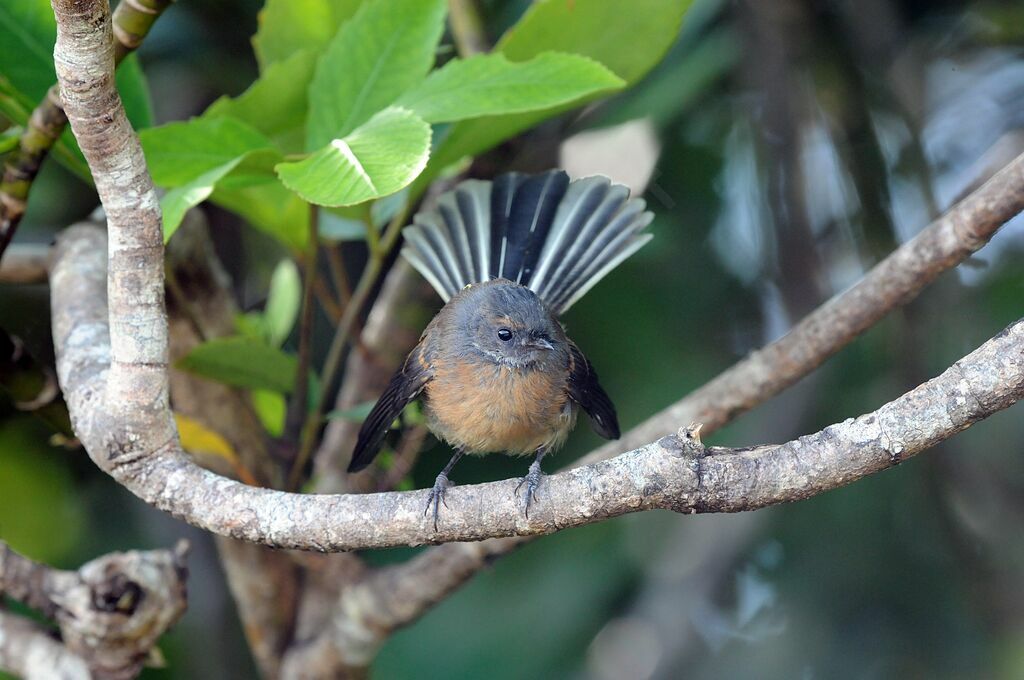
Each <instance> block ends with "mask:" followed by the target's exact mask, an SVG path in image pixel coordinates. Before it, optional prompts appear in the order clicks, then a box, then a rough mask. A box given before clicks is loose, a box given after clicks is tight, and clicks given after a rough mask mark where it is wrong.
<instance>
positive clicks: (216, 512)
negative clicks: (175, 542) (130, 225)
mask: <svg viewBox="0 0 1024 680" xmlns="http://www.w3.org/2000/svg"><path fill="white" fill-rule="evenodd" d="M83 231H85V230H82V229H81V228H73V229H71V230H69V231H68V237H67V238H66V239H62V241H61V243H60V244H59V250H58V257H57V267H56V268H55V270H54V276H53V280H54V294H55V295H54V314H55V317H54V326H55V329H57V336H56V337H57V345H58V347H64V346H66V345H67V344H68V343H67V342H66V341H65V334H66V333H67V330H66V329H68V328H70V327H74V326H76V325H80V322H79V323H76V322H75V321H74V320H73V317H75V316H86V315H88V316H91V317H93V318H95V317H97V316H99V317H102V313H97V312H95V311H91V312H90V311H89V310H90V308H92V307H96V306H99V305H90V304H86V302H85V301H92V300H96V301H99V302H100V303H101V295H100V293H99V291H98V290H97V286H96V281H95V280H94V281H93V282H92V285H90V282H89V281H88V280H83V279H81V278H79V279H73V275H72V270H83V269H84V270H86V271H93V272H96V271H101V270H102V258H101V257H97V256H96V255H95V252H97V251H99V252H102V249H101V248H97V247H96V243H95V240H96V239H101V238H102V234H99V233H98V232H95V231H91V230H90V231H85V233H84V234H83ZM72 237H77V238H72ZM90 241H91V242H92V243H91V245H89V242H90ZM83 242H86V245H84V246H83V245H81V244H82V243H83ZM90 251H91V252H92V255H91V259H92V260H93V261H94V262H93V263H92V265H93V266H84V265H86V264H87V261H88V260H89V259H90ZM94 276H95V275H94ZM65 282H66V283H65ZM65 285H66V286H69V287H70V288H71V289H72V290H75V291H76V295H74V304H69V300H68V297H69V296H68V295H67V294H66V292H65V293H63V294H62V291H64V287H65ZM69 319H71V322H70V323H69ZM1022 334H1024V324H1016V325H1014V326H1011V327H1010V328H1009V329H1008V330H1007V331H1006V332H1004V333H1003V334H1001V335H1000V336H997V337H996V338H995V339H993V340H992V341H990V342H989V343H987V344H986V345H985V346H983V347H982V348H981V349H979V350H978V351H977V352H975V353H973V354H971V355H970V356H969V357H967V358H965V359H964V360H963V361H962V362H961V363H960V364H959V365H958V366H954V367H953V368H951V369H950V370H949V371H947V372H946V373H945V374H943V376H942V377H941V378H938V379H936V381H933V382H934V383H935V386H931V385H932V383H927V384H926V385H925V386H923V387H921V388H919V389H918V390H916V391H914V392H911V393H909V394H908V395H907V396H905V397H903V398H902V399H903V400H908V399H909V400H911V401H914V400H917V399H921V398H924V397H923V396H921V395H924V396H928V395H933V396H934V394H937V392H936V391H937V390H946V393H945V399H946V400H947V401H948V400H955V399H957V398H960V397H964V396H965V395H967V396H970V394H971V391H973V394H974V396H975V397H976V398H977V400H978V401H980V402H981V404H980V406H979V407H978V409H977V410H976V411H969V412H963V413H959V412H951V413H949V414H947V415H943V413H941V412H938V411H934V410H933V411H925V410H923V404H917V405H911V406H907V405H906V404H904V402H901V401H900V400H897V401H896V402H893V404H897V405H898V406H892V405H889V406H887V407H884V408H888V409H891V410H893V409H894V412H895V420H896V421H898V422H892V423H890V422H889V420H891V419H889V418H888V417H887V416H885V414H884V413H882V412H879V413H878V414H875V415H876V416H877V419H878V420H879V422H884V423H885V428H886V433H887V436H888V439H889V440H891V442H897V443H899V444H898V445H897V444H895V443H894V444H892V447H890V448H891V450H892V453H893V455H902V456H908V455H913V454H914V453H917V452H919V451H921V450H923V449H924V448H926V447H927V446H931V445H932V444H934V443H935V442H936V441H940V440H941V439H943V438H945V437H948V436H951V435H952V434H954V433H955V432H958V431H959V430H960V429H963V428H964V427H966V426H968V425H969V424H971V423H973V422H975V421H976V420H978V419H980V418H982V417H985V416H987V415H990V414H991V413H993V412H994V411H996V410H998V409H1001V408H1005V407H1006V406H1008V405H1009V404H1010V403H1013V401H1015V400H1016V399H1017V398H1019V390H1020V388H1021V381H1022V377H1021V373H1022V372H1024V368H1022V366H1021V365H1020V364H1021V361H1020V352H1021V349H1020V348H1021V344H1020V343H1021V337H1020V336H1021V335H1022ZM97 344H98V343H96V342H91V343H90V346H92V347H95V346H96V345H97ZM993 348H995V349H993ZM66 354H67V352H66V351H62V352H61V353H60V355H59V357H60V358H59V369H60V370H59V373H60V375H61V376H62V384H63V385H64V386H65V390H66V392H67V393H68V394H70V395H71V397H70V398H69V405H70V406H71V412H72V415H73V416H75V414H76V412H77V411H78V410H79V409H80V408H81V404H82V396H81V394H82V392H83V388H82V386H81V385H76V384H75V381H74V379H73V378H74V376H75V375H76V374H79V375H92V376H97V375H98V376H103V375H104V373H103V372H102V371H103V368H102V366H96V365H92V366H91V367H90V366H88V365H87V364H85V363H84V362H81V361H80V362H79V363H78V364H77V366H75V363H74V362H71V361H70V360H69V359H68V358H67V356H66ZM93 356H95V353H93ZM83 358H84V359H89V358H92V357H88V356H87V357H80V359H83ZM993 362H995V363H993ZM1014 362H1016V363H1014ZM993 367H998V368H999V369H1000V370H999V371H998V372H996V373H994V374H992V375H994V376H995V378H994V379H992V380H989V378H990V377H992V376H991V375H989V373H991V372H992V371H993ZM960 372H964V373H966V374H967V376H966V377H965V379H963V380H961V378H960V377H958V375H959V373H960ZM954 374H955V375H954ZM951 375H953V377H950V376H951ZM69 378H72V379H71V380H69ZM986 380H987V381H988V382H986ZM96 390H97V388H96V387H95V386H92V387H91V388H88V387H87V388H86V389H85V391H88V392H91V393H93V394H95V393H97V391H96ZM922 390H923V392H922ZM919 392H920V393H919ZM929 398H932V397H929ZM935 398H937V397H935ZM943 403H944V402H943ZM900 404H903V405H902V406H899V405H900ZM77 420H81V419H76V422H77ZM89 424H91V425H93V426H95V425H97V424H99V425H100V426H101V427H100V428H99V429H98V430H97V429H93V428H89V427H88V425H89ZM103 424H104V423H103V421H102V420H101V419H100V418H97V417H94V418H93V419H92V421H91V422H89V423H86V427H85V428H80V429H79V430H78V432H79V436H80V437H81V438H82V440H83V442H84V443H86V446H87V447H88V448H89V449H90V452H91V455H93V456H94V459H95V460H96V462H97V463H98V464H99V465H101V466H102V467H103V468H104V469H106V470H107V471H108V472H110V473H111V474H112V475H113V476H114V477H115V478H116V479H118V481H120V482H121V483H123V484H125V485H126V486H127V487H128V488H129V489H131V490H132V491H133V492H135V493H137V494H138V495H140V496H141V497H142V498H143V499H144V500H146V501H147V502H150V503H152V504H154V505H156V506H157V507H160V508H162V509H164V510H167V511H169V512H171V513H172V514H175V515H177V516H179V517H182V518H184V519H186V520H188V521H190V522H194V523H196V524H197V525H198V526H200V527H201V528H204V529H208V530H210V531H213V532H215V533H219V534H222V535H229V536H232V537H235V538H241V539H243V540H250V541H256V542H261V543H265V544H267V545H271V546H275V547H287V548H299V549H314V550H324V551H337V550H351V549H357V548H367V547H387V546H394V545H402V544H418V543H439V542H449V541H466V540H481V539H484V538H491V537H496V536H516V535H534V534H543V533H551V532H553V531H556V530H559V529H562V528H565V527H568V526H578V525H580V524H586V523H589V522H593V521H597V520H599V519H602V518H606V517H612V516H616V515H621V514H625V513H627V512H635V511H638V510H647V509H653V508H666V509H672V510H676V511H680V512H694V511H700V512H709V511H735V510H740V509H753V508H755V507H761V506H763V505H767V504H771V503H776V502H785V501H789V500H795V499H797V498H802V497H806V496H807V495H812V494H814V493H820V492H821V491H824V490H827V489H830V488H834V487H836V486H840V485H842V484H846V483H848V482H849V481H852V480H853V479H856V478H858V477H860V476H863V475H865V474H868V473H870V472H874V471H877V470H879V469H882V468H883V467H887V466H888V465H890V464H893V461H890V459H889V455H888V454H886V455H885V456H884V460H883V457H881V456H880V454H879V451H881V450H883V449H885V445H883V444H884V443H883V442H882V440H881V439H878V437H880V436H881V434H878V435H877V436H876V437H875V438H874V439H866V438H865V432H866V431H867V430H866V429H865V427H866V426H859V428H860V429H856V430H854V429H850V428H849V427H848V426H847V424H843V425H837V426H835V427H834V428H831V429H830V430H827V431H826V434H828V435H829V437H831V438H832V440H833V444H832V446H833V447H834V448H833V449H832V453H831V454H830V455H831V458H829V457H828V454H827V452H823V453H821V454H820V455H821V456H822V457H823V459H828V460H833V459H835V458H836V457H837V456H839V455H840V454H841V455H843V456H844V459H843V460H842V461H838V460H834V461H833V462H835V464H836V468H834V469H827V468H826V467H823V468H821V469H818V470H805V469H802V468H800V467H799V466H798V467H797V470H798V471H799V474H797V473H796V472H794V471H793V470H792V469H791V467H792V466H793V465H797V464H798V463H800V461H801V460H803V459H805V458H806V457H807V456H808V455H809V454H808V453H807V451H808V450H809V449H804V451H803V452H802V453H800V452H797V451H796V449H798V448H799V445H798V446H797V447H795V448H794V449H788V448H785V447H783V448H781V449H776V448H761V449H757V450H756V451H754V452H753V453H751V454H749V455H742V456H735V455H732V454H730V455H712V456H708V457H705V458H700V459H699V460H700V463H699V464H697V463H695V462H694V461H695V460H696V459H691V458H688V457H686V456H682V455H681V454H680V451H679V450H678V446H677V445H676V444H674V443H673V442H672V441H671V439H660V440H658V441H656V442H653V443H650V444H647V445H645V446H642V447H640V448H637V449H635V450H633V451H631V452H629V453H626V454H623V455H622V456H619V457H618V458H616V459H614V460H613V461H603V462H599V463H596V464H592V465H588V466H586V467H581V468H576V469H573V470H570V471H568V472H564V473H561V474H557V475H552V476H550V477H548V478H546V479H545V482H544V486H545V494H544V497H543V498H542V499H541V500H540V502H538V504H537V506H536V510H535V511H534V512H532V513H531V515H530V517H529V518H528V519H527V518H526V517H525V516H524V515H523V513H522V509H521V507H519V503H518V500H517V497H516V495H515V493H514V489H515V486H516V483H517V481H516V480H505V481H501V482H494V483H490V484H482V485H477V486H462V487H456V488H454V489H452V490H451V492H450V496H449V498H448V505H449V507H448V508H447V509H446V512H445V515H444V521H443V523H442V526H441V527H440V529H439V530H438V531H434V530H433V526H432V523H431V522H428V521H426V520H424V518H423V508H424V507H425V502H426V493H427V492H426V491H417V492H407V493H379V494H367V495H361V496H357V495H351V494H349V495H314V496H309V495H302V494H288V493H283V492H279V491H273V490H269V489H257V488H253V487H246V486H244V485H242V484H239V483H237V482H233V481H230V480H227V479H224V478H219V477H217V476H215V475H213V474H212V473H210V472H207V471H205V470H202V469H201V468H199V467H198V466H196V465H195V464H194V463H192V462H191V461H190V460H188V459H187V458H186V457H185V456H184V455H182V454H181V452H180V450H179V449H177V447H176V446H171V445H165V446H163V447H158V448H156V449H152V450H148V451H147V450H146V449H141V450H139V449H137V448H135V442H133V441H127V440H125V439H123V438H121V437H119V436H118V431H117V430H113V431H111V432H109V433H108V432H107V431H106V430H104V429H102V425H103ZM936 428H939V429H936ZM136 432H138V437H139V439H141V438H142V437H144V436H145V434H146V433H145V432H141V431H136ZM927 433H931V434H927ZM926 434H927V436H925V435H926ZM844 436H845V437H849V438H850V440H849V441H850V442H853V441H856V442H859V447H860V448H859V449H858V453H857V455H849V456H848V455H847V451H846V448H848V446H849V442H846V443H844V442H843V437H844ZM805 445H806V446H810V443H807V444H805ZM841 445H842V446H841ZM893 447H895V448H893ZM899 447H902V448H899ZM787 456H795V458H796V459H797V460H796V461H795V462H794V461H788V458H787ZM738 460H749V461H750V462H751V466H750V467H749V469H748V468H743V469H742V470H740V469H736V468H734V466H735V464H736V463H735V461H738ZM727 461H731V462H727ZM883 463H884V464H883ZM844 466H853V467H848V468H846V467H844ZM698 472H699V474H698ZM754 473H756V474H757V475H758V476H760V477H762V478H763V479H762V480H761V481H757V482H756V483H757V485H758V486H757V488H756V489H755V490H756V491H757V493H756V494H754V495H750V494H749V493H744V492H745V490H747V489H748V487H749V486H750V485H751V484H754V483H755V479H756V478H755V477H751V476H750V475H752V474H754ZM812 473H813V474H812ZM772 475H777V479H776V482H777V486H776V487H772V486H771V484H770V481H771V480H772V479H773V477H772ZM723 479H724V480H732V481H734V482H735V483H736V488H735V489H734V490H733V491H732V492H730V491H729V489H728V488H726V487H722V488H719V486H720V482H721V480H723ZM698 481H699V485H698ZM797 481H799V482H800V484H797ZM801 484H802V486H801ZM730 493H735V494H740V493H743V495H741V496H733V495H730Z"/></svg>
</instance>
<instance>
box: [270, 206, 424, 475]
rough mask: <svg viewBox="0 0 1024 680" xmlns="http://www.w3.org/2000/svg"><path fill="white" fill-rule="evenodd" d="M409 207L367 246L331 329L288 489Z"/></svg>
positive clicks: (308, 452) (298, 471)
mask: <svg viewBox="0 0 1024 680" xmlns="http://www.w3.org/2000/svg"><path fill="white" fill-rule="evenodd" d="M410 209H411V206H410V205H409V204H408V203H406V204H405V206H403V207H402V209H401V210H399V211H398V213H397V214H396V215H395V216H394V218H392V220H391V222H390V223H389V224H388V226H387V229H386V230H385V231H384V235H383V236H382V237H381V239H380V242H379V245H378V247H377V248H376V249H371V251H370V258H369V260H368V261H367V263H366V268H365V269H364V270H363V274H362V276H360V277H359V283H358V284H356V289H355V291H353V293H352V298H351V299H350V300H349V302H348V305H346V306H345V311H344V313H343V314H342V316H341V321H339V322H338V327H337V328H336V329H335V331H334V338H333V339H332V340H331V346H330V348H329V349H328V350H327V357H326V358H325V359H324V366H323V370H322V371H321V374H320V394H319V396H318V397H317V400H316V405H315V406H314V407H313V409H312V410H311V413H310V414H309V416H308V417H307V418H306V424H305V426H304V427H303V432H302V442H301V445H300V447H299V454H298V456H296V458H295V462H294V464H293V465H292V471H291V474H290V475H289V477H288V488H289V489H295V488H297V487H298V485H299V481H300V479H301V478H302V474H303V472H304V471H305V468H306V464H307V463H309V459H310V456H312V454H313V449H314V447H315V446H316V435H317V433H318V432H319V431H320V424H321V422H322V421H323V417H324V413H325V412H326V410H327V403H328V399H329V398H330V396H331V394H332V390H333V389H334V383H335V381H336V379H337V377H338V369H340V368H341V357H342V355H343V353H344V351H345V345H346V344H347V343H348V339H349V336H350V334H351V333H352V329H353V327H354V326H355V324H356V323H357V322H358V319H359V315H360V314H362V312H363V306H364V305H365V304H366V302H367V300H368V299H369V297H370V293H371V292H373V288H374V286H375V285H376V284H377V277H378V276H379V275H380V271H381V267H383V264H384V258H385V257H387V255H388V254H390V252H391V249H392V248H394V246H395V243H396V242H397V241H398V236H399V235H400V234H401V232H402V227H403V226H404V225H405V220H406V218H408V216H409V211H410ZM368 229H370V230H371V231H372V227H368Z"/></svg>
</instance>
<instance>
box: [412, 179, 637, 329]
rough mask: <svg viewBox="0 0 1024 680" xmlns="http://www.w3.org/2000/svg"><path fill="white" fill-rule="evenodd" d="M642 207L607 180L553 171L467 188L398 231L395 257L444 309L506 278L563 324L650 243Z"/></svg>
mask: <svg viewBox="0 0 1024 680" xmlns="http://www.w3.org/2000/svg"><path fill="white" fill-rule="evenodd" d="M645 207H646V204H645V203H644V201H643V200H642V199H639V198H633V199H630V198H629V189H627V188H626V187H624V186H622V185H619V184H612V183H611V181H610V180H609V179H608V178H607V177H586V178H584V179H578V180H574V181H572V182H570V181H569V177H568V175H566V174H565V173H564V172H562V171H560V170H552V171H549V172H545V173H543V174H540V175H524V174H520V173H515V172H514V173H509V174H507V175H501V176H500V177H498V178H496V179H495V180H494V181H493V182H487V181H482V180H467V181H465V182H462V183H461V184H459V185H458V186H457V187H455V188H454V189H453V190H451V191H449V192H447V193H445V194H443V195H441V197H440V198H439V199H438V201H437V207H436V208H434V209H433V210H429V211H425V212H421V213H419V214H417V215H416V217H415V219H414V222H413V224H412V225H411V226H408V227H406V228H405V229H404V230H403V232H402V233H403V235H404V236H405V247H404V248H403V249H402V255H403V256H404V257H405V258H406V259H407V260H408V261H409V262H410V263H411V264H412V265H413V267H415V268H416V269H417V270H418V271H419V272H420V273H421V274H422V275H423V276H424V277H425V278H426V279H427V280H428V281H429V282H430V284H431V285H432V286H433V287H434V289H435V290H437V292H438V293H439V294H440V295H441V297H442V298H444V300H445V302H447V301H448V300H449V299H450V298H451V297H452V296H453V295H455V293H457V292H458V291H459V290H461V289H462V288H464V287H466V286H467V285H469V284H473V283H481V282H484V281H488V280H490V279H495V278H504V279H508V280H510V281H514V282H516V283H518V284H521V285H523V286H526V287H527V288H529V289H530V290H532V291H533V292H534V293H536V294H537V297H539V298H540V299H541V300H542V301H543V302H544V304H545V305H547V307H548V309H549V310H550V311H551V312H553V313H554V314H555V315H561V314H562V313H564V312H565V311H566V310H567V309H569V308H570V307H571V306H572V305H573V304H574V303H575V302H576V301H577V300H579V299H580V298H581V297H582V296H583V294H584V293H586V292H587V291H588V290H590V288H591V287H593V285H594V284H596V283H597V282H598V281H600V280H601V279H602V278H604V276H605V274H607V273H608V272H610V271H611V270H612V269H614V268H615V267H616V266H617V265H618V264H619V263H620V262H622V261H623V260H625V259H626V258H627V257H629V256H630V255H632V254H633V253H635V252H636V251H637V250H638V249H639V248H640V247H641V246H643V245H644V244H645V243H647V241H649V240H650V239H651V234H646V233H643V229H644V228H645V227H646V226H647V225H648V224H650V223H651V219H652V218H653V215H652V214H651V213H650V212H647V211H645V210H644V208H645Z"/></svg>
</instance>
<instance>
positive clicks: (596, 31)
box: [495, 0, 692, 84]
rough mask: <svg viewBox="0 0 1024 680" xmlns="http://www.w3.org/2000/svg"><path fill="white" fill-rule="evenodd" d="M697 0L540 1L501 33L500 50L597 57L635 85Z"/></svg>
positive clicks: (517, 56)
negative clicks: (623, 1)
mask: <svg viewBox="0 0 1024 680" xmlns="http://www.w3.org/2000/svg"><path fill="white" fill-rule="evenodd" d="M691 4H692V0H631V2H630V3H629V6H628V8H624V7H623V6H622V5H621V4H620V3H616V2H608V0H573V2H565V0H539V1H538V2H534V3H533V4H532V5H531V6H530V8H529V9H528V10H526V13H525V14H524V15H523V18H522V19H520V20H519V21H518V22H517V23H516V24H515V25H514V26H513V27H512V28H510V29H509V30H508V31H507V32H506V33H505V35H503V36H502V37H501V40H499V41H498V44H497V45H496V46H495V50H497V51H498V52H502V53H503V54H505V56H507V57H508V58H509V59H511V60H512V61H523V60H525V59H529V58H530V57H533V56H535V55H537V54H539V53H541V52H544V51H547V50H559V51H562V52H572V53H574V54H582V55H584V56H587V57H590V58H591V59H596V60H597V61H599V62H601V63H602V64H604V65H605V66H607V67H608V68H610V69H611V70H612V71H614V72H615V73H617V74H618V75H619V77H621V78H622V79H624V80H625V81H626V82H628V83H630V84H633V83H635V82H636V81H637V80H639V79H640V78H641V77H643V76H644V74H646V73H647V72H648V71H650V70H651V68H653V67H654V65H655V64H657V63H658V62H659V61H661V58H662V57H663V56H665V52H667V51H668V48H669V47H670V46H671V45H672V42H673V41H674V40H675V39H676V36H677V35H679V27H680V26H681V25H682V21H683V15H685V14H686V11H687V10H688V9H689V7H690V5H691Z"/></svg>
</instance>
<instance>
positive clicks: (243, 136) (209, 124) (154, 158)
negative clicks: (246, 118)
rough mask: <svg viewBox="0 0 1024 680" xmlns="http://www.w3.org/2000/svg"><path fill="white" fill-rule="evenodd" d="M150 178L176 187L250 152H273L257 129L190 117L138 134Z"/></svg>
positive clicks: (228, 121)
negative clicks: (189, 118) (151, 176)
mask: <svg viewBox="0 0 1024 680" xmlns="http://www.w3.org/2000/svg"><path fill="white" fill-rule="evenodd" d="M139 138H140V140H141V141H142V148H143V150H144V151H145V154H146V162H147V163H148V164H149V171H150V173H152V175H153V181H154V182H156V183H157V184H159V185H160V186H164V187H175V186H180V185H183V184H187V183H188V182H191V181H193V180H194V179H196V178H197V177H199V176H200V175H202V174H204V173H207V172H210V171H211V170H214V169H215V168H219V167H221V166H223V165H225V164H226V163H229V162H231V161H234V160H236V159H239V158H241V157H243V156H245V155H247V154H249V153H250V152H253V151H260V150H264V151H273V144H272V143H271V142H270V140H269V139H267V138H266V137H264V136H263V135H262V134H260V133H259V132H258V131H256V130H254V129H253V128H251V127H250V126H248V125H246V124H245V123H243V122H241V121H238V120H235V119H234V118H228V117H221V118H212V119H206V118H193V119H192V120H189V121H186V122H180V123H168V124H167V125H161V126H160V127H157V128H151V129H149V130H143V131H142V132H141V133H140V134H139Z"/></svg>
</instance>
